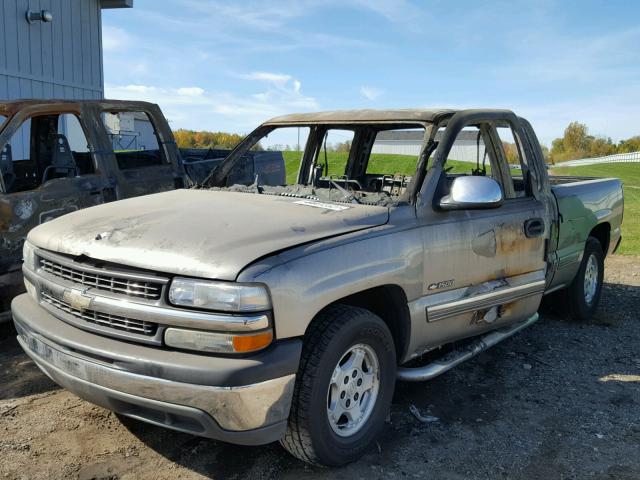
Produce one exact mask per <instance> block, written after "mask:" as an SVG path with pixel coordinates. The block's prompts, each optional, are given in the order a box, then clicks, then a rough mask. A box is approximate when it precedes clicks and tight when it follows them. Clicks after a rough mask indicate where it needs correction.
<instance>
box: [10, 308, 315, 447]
mask: <svg viewBox="0 0 640 480" xmlns="http://www.w3.org/2000/svg"><path fill="white" fill-rule="evenodd" d="M12 312H13V318H14V322H15V325H16V330H17V332H18V341H19V342H20V345H21V346H22V348H23V349H24V350H25V352H26V353H27V354H28V355H29V356H30V357H31V358H32V359H33V361H34V362H35V363H36V364H37V365H38V367H40V369H41V370H42V371H43V372H44V373H46V374H47V375H48V376H49V377H50V378H51V379H52V380H53V381H55V382H56V383H58V384H59V385H61V386H62V387H64V388H66V389H67V390H70V391H71V392H73V393H75V394H76V395H78V396H79V397H81V398H84V399H86V400H88V401H90V402H92V403H95V404H97V405H100V406H103V407H105V408H107V409H109V410H112V411H115V412H117V413H120V414H122V415H125V416H129V417H132V418H137V419H139V420H143V421H146V422H148V423H152V424H155V425H160V426H164V427H167V428H172V429H174V430H179V431H183V432H187V433H192V434H195V435H200V436H204V437H210V438H215V439H217V440H222V441H226V442H230V443H237V444H242V445H260V444H265V443H269V442H272V441H275V440H278V439H279V438H281V437H282V435H283V434H284V431H285V429H286V422H287V417H288V415H289V408H290V406H291V398H292V395H293V386H294V382H295V372H296V370H297V368H298V362H299V358H300V351H301V347H302V344H301V342H300V340H289V341H285V342H279V343H278V344H276V345H274V346H272V347H271V348H269V349H267V351H265V352H261V353H260V354H258V355H255V356H252V357H250V358H244V359H242V358H220V357H211V356H207V355H198V354H193V353H185V352H176V351H170V350H162V349H159V348H155V347H149V346H144V345H136V344H131V343H126V342H122V341H119V340H115V339H110V338H105V337H101V336H99V335H95V334H93V333H89V332H85V331H83V330H80V329H78V328H75V327H73V326H71V325H68V324H66V323H64V322H62V321H60V320H58V319H56V318H55V317H53V316H52V315H51V314H50V313H48V312H47V311H45V310H44V309H43V308H42V307H40V306H38V305H37V304H36V303H35V302H34V301H33V300H32V299H31V298H30V297H29V296H28V295H20V296H19V297H17V298H16V299H14V301H13V303H12Z"/></svg>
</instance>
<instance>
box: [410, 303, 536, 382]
mask: <svg viewBox="0 0 640 480" xmlns="http://www.w3.org/2000/svg"><path fill="white" fill-rule="evenodd" d="M538 318H540V317H539V316H538V314H537V313H536V314H534V315H533V316H531V317H529V319H528V320H526V321H525V322H522V323H518V324H516V325H514V326H512V327H511V328H509V329H506V330H496V331H494V332H491V333H488V334H486V335H483V336H482V337H480V338H479V339H478V340H476V341H475V342H473V343H471V344H470V345H469V346H468V347H467V348H465V349H464V350H463V351H458V352H456V351H454V352H451V353H448V354H446V355H445V356H443V357H442V358H440V359H438V360H436V361H435V362H432V363H430V364H428V365H425V366H423V367H415V368H402V367H400V368H398V380H404V381H406V382H424V381H425V380H431V379H432V378H435V377H437V376H438V375H441V374H443V373H444V372H446V371H448V370H451V369H452V368H453V367H455V366H456V365H459V364H460V363H462V362H464V361H465V360H469V359H470V358H472V357H475V356H476V355H478V354H479V353H481V352H484V351H485V350H487V349H488V348H490V347H493V346H494V345H495V344H496V343H499V342H501V341H502V340H505V339H507V338H509V337H510V336H512V335H514V334H516V333H518V332H519V331H520V330H524V329H525V328H527V327H530V326H531V325H533V324H534V323H536V322H537V321H538Z"/></svg>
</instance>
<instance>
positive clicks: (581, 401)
mask: <svg viewBox="0 0 640 480" xmlns="http://www.w3.org/2000/svg"><path fill="white" fill-rule="evenodd" d="M606 282H607V283H606V286H605V289H604V292H603V298H602V302H601V307H600V311H599V313H598V315H597V317H596V318H595V319H594V320H593V321H592V322H589V323H588V324H577V323H572V322H569V321H567V320H564V319H563V318H562V317H561V316H560V315H558V314H557V313H554V311H552V310H550V309H548V308H545V309H543V311H542V318H541V320H540V321H539V322H538V323H537V324H536V325H534V326H533V327H531V328H530V329H528V330H525V331H524V332H522V333H520V334H518V335H516V336H515V337H513V338H511V339H509V340H507V341H505V342H503V343H501V344H499V345H497V346H496V347H494V348H493V349H491V350H489V351H488V352H485V353H483V354H481V355H479V356H478V357H476V358H474V359H473V360H471V361H469V362H467V363H466V364H463V365H461V366H459V367H457V368H456V369H454V370H452V371H451V372H449V373H447V374H445V375H443V376H441V377H439V378H437V379H435V380H433V381H431V382H428V383H422V384H407V383H399V384H398V385H397V387H396V395H395V399H394V402H393V407H392V410H391V416H390V419H389V421H388V422H387V425H386V429H385V431H384V434H383V435H382V437H381V438H380V440H379V442H378V443H377V445H375V446H374V447H373V448H371V450H370V452H369V453H368V454H367V455H366V456H365V457H364V458H362V459H361V460H360V461H359V462H357V463H354V464H352V465H349V466H347V467H344V468H342V469H334V470H328V469H320V468H312V467H309V466H307V465H305V464H304V463H302V462H299V461H297V460H295V459H293V458H292V457H291V456H289V455H288V454H287V453H286V452H285V451H284V450H283V449H282V448H281V447H280V446H279V445H278V444H277V443H274V444H271V445H268V446H264V447H238V446H233V445H227V444H223V443H220V442H215V441H212V440H207V439H203V438H198V437H193V436H190V435H186V434H179V433H174V432H171V431H168V430H165V429H162V428H157V427H153V426H149V425H146V424H143V423H139V422H136V421H132V420H127V419H121V418H118V417H117V416H115V415H114V414H112V413H110V412H108V411H106V410H104V409H102V408H99V407H95V406H93V405H91V404H89V403H87V402H85V401H82V400H80V399H79V398H77V397H76V396H74V395H72V394H70V393H68V392H66V391H64V390H61V389H59V388H58V387H57V386H56V385H54V384H53V383H52V382H51V381H50V380H48V378H47V377H45V376H44V375H43V374H42V373H40V371H39V370H38V369H37V368H36V367H35V366H34V364H33V363H32V362H31V361H30V360H29V359H28V358H27V357H26V356H25V355H24V354H22V353H21V351H20V348H19V347H18V345H17V343H16V341H15V339H14V337H13V333H14V332H13V331H12V330H11V328H9V327H6V326H5V327H4V328H3V331H2V332H0V479H4V478H8V479H13V478H80V479H90V478H91V479H98V478H100V479H133V478H149V479H151V478H153V479H165V478H166V479H178V478H205V477H211V478H216V479H220V478H292V479H294V478H300V477H302V476H305V477H309V478H341V477H342V478H354V479H365V478H366V479H374V478H391V477H401V478H444V479H462V478H491V479H495V478H522V479H532V478H536V479H538V478H539V479H556V478H558V479H559V478H575V479H584V478H598V479H604V478H611V479H632V478H633V479H637V478H640V423H639V420H640V313H639V310H640V257H628V256H627V257H620V256H614V257H611V258H610V259H608V260H607V274H606ZM411 405H415V407H417V409H418V410H419V412H420V413H421V414H422V415H432V416H435V417H438V421H436V422H432V423H421V422H420V421H418V419H417V418H416V417H415V416H414V415H413V414H412V413H411V412H410V407H411Z"/></svg>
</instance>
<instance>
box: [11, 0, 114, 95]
mask: <svg viewBox="0 0 640 480" xmlns="http://www.w3.org/2000/svg"><path fill="white" fill-rule="evenodd" d="M29 9H31V10H43V9H44V10H50V11H51V13H52V14H53V22H51V23H44V22H34V23H33V24H29V23H28V22H27V20H26V12H27V10H29ZM101 30H102V29H101V12H100V1H99V0H3V1H2V2H0V99H16V98H68V99H89V98H91V99H94V98H95V99H99V98H102V97H103V92H104V87H103V72H102V40H101Z"/></svg>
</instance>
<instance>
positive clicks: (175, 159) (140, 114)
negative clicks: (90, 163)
mask: <svg viewBox="0 0 640 480" xmlns="http://www.w3.org/2000/svg"><path fill="white" fill-rule="evenodd" d="M102 120H103V123H104V126H105V129H106V134H107V136H108V139H109V143H110V145H111V148H112V150H113V154H114V157H115V167H114V172H113V175H115V182H114V183H115V184H116V185H117V187H116V188H117V196H118V198H120V199H121V198H129V197H136V196H139V195H146V194H150V193H157V192H163V191H167V190H173V189H175V188H180V187H183V186H184V173H183V172H184V170H183V166H182V164H181V163H180V161H179V156H178V155H177V149H176V146H175V142H174V141H173V137H172V136H171V134H170V132H168V131H166V130H168V129H166V128H161V127H160V123H162V122H164V123H163V125H164V124H166V120H164V118H159V117H158V116H157V115H156V114H155V113H154V112H151V111H144V110H142V109H141V110H135V111H134V110H124V109H123V110H113V109H110V110H109V111H104V112H103V113H102Z"/></svg>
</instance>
